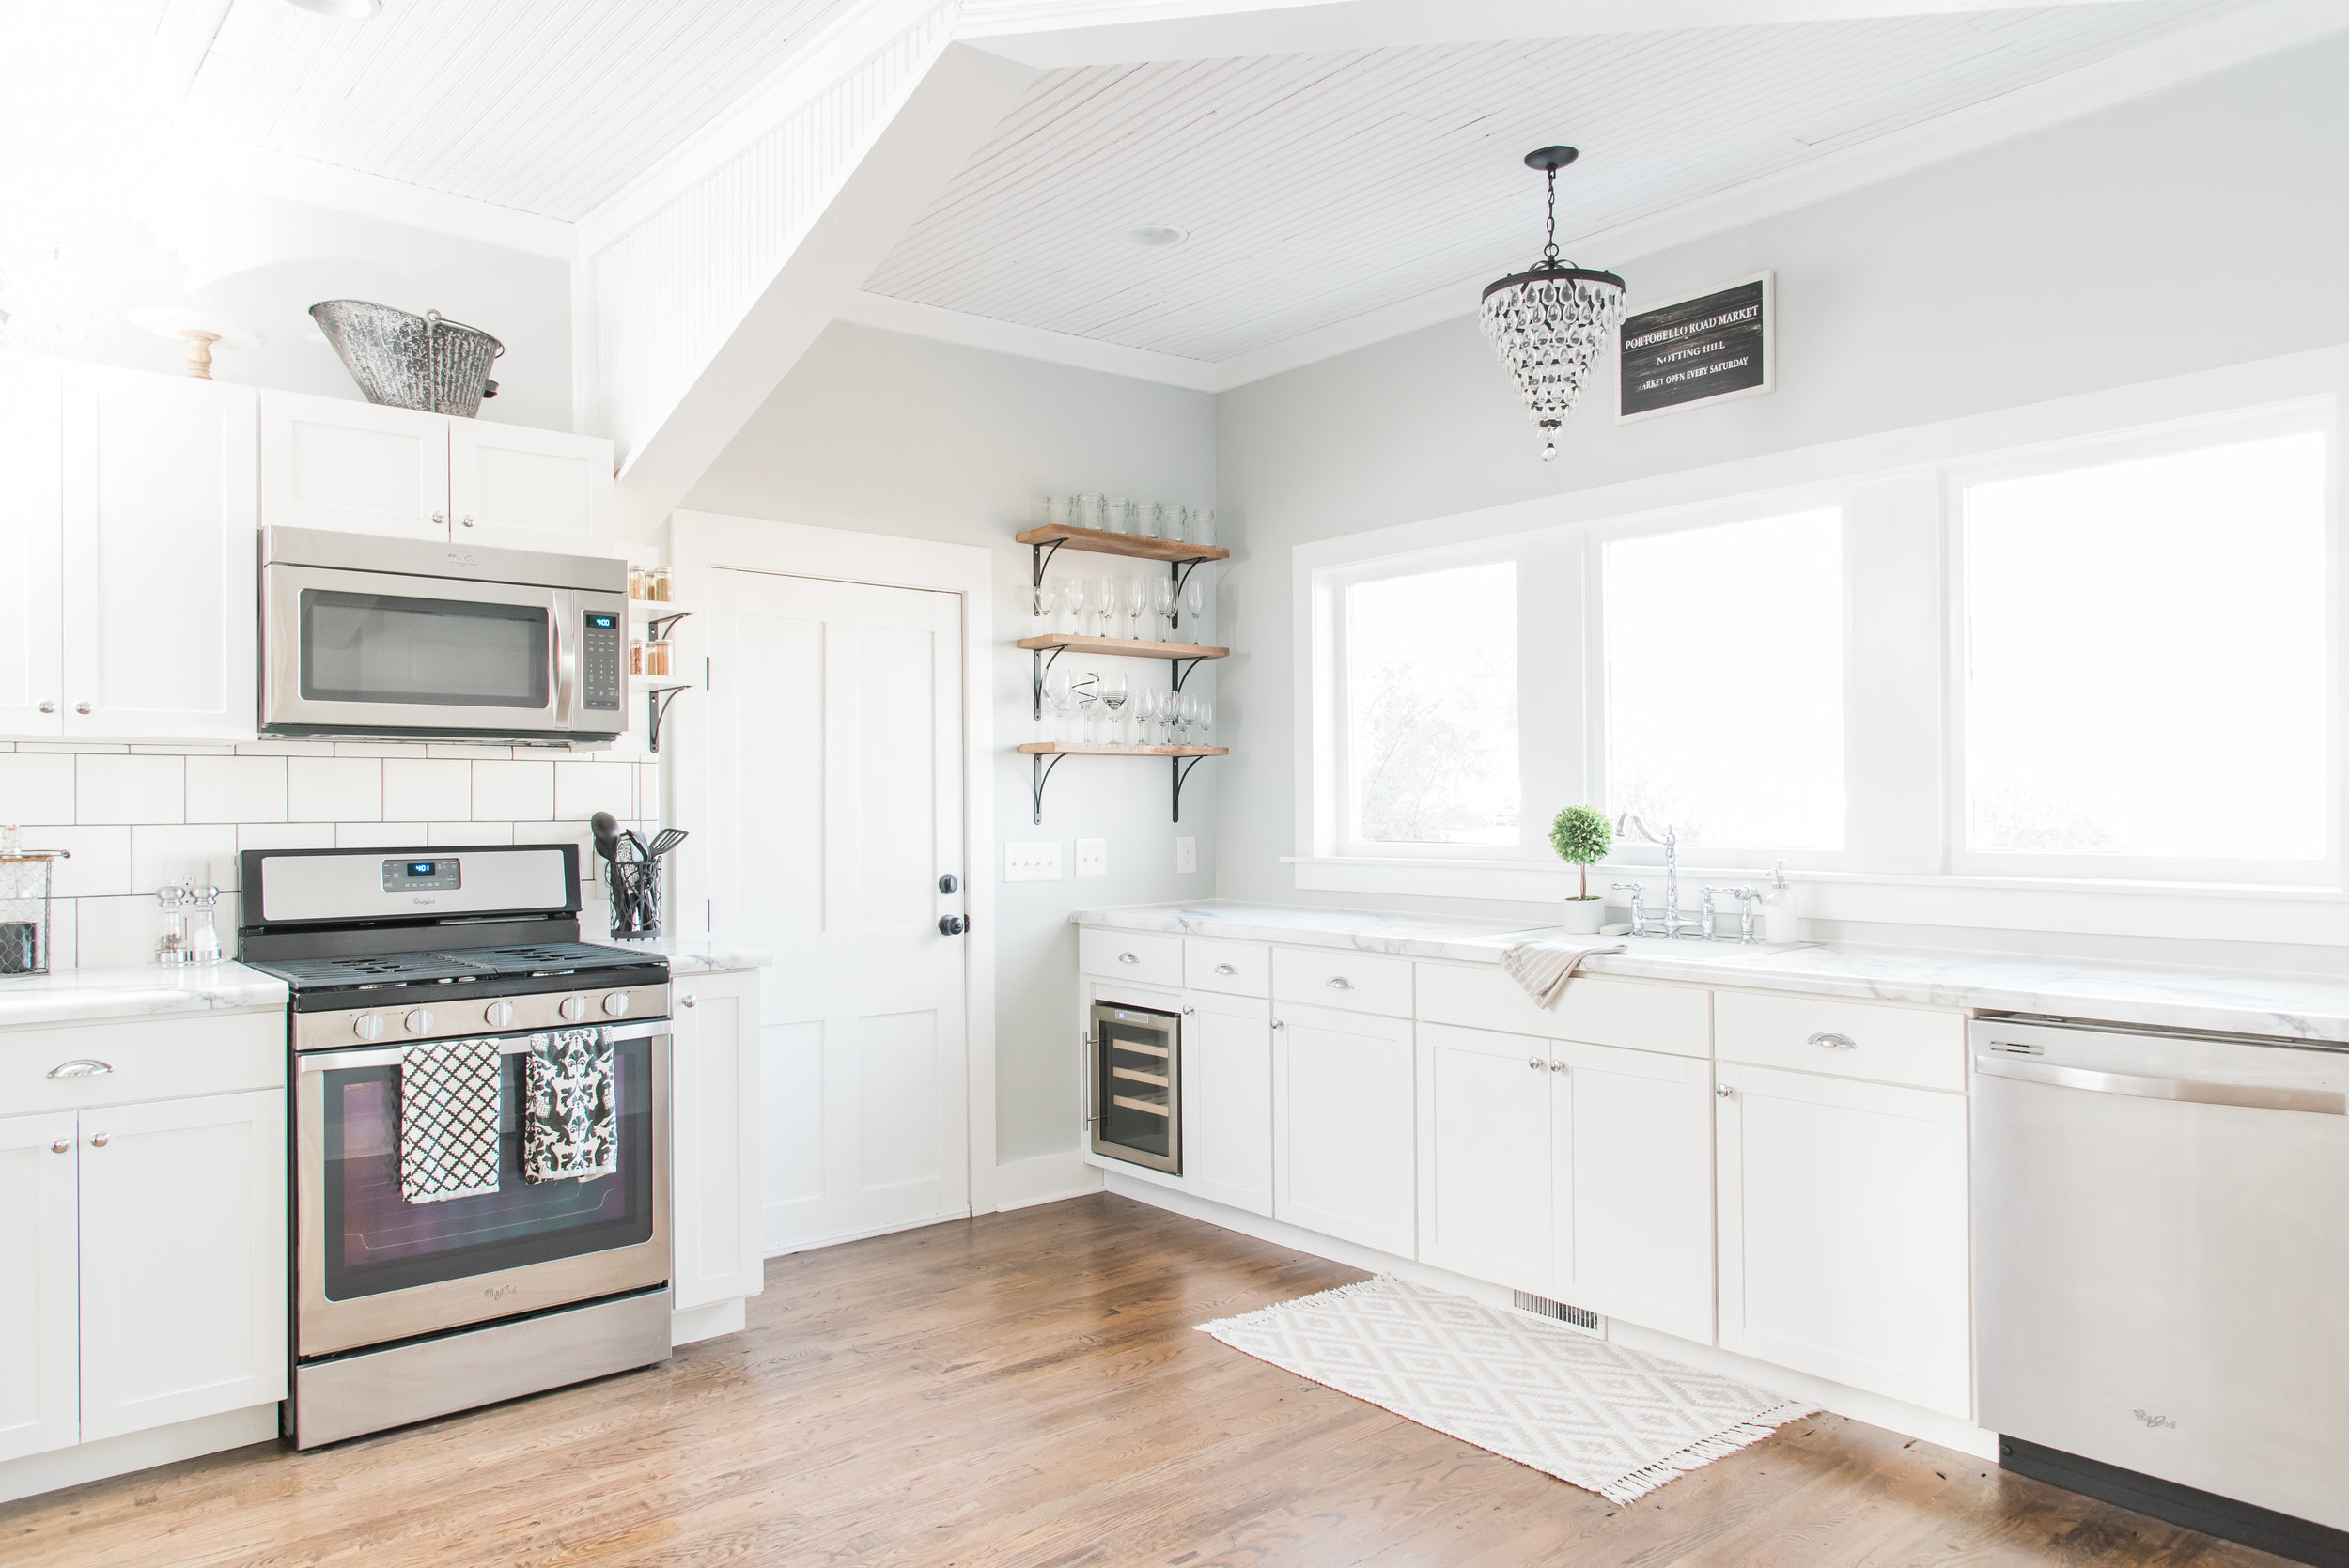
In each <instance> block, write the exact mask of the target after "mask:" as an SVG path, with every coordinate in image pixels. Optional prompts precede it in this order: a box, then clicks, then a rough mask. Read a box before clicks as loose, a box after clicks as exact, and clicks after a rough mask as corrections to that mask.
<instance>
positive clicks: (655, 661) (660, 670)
mask: <svg viewBox="0 0 2349 1568" xmlns="http://www.w3.org/2000/svg"><path fill="white" fill-rule="evenodd" d="M644 647H645V674H646V675H667V674H668V673H669V640H668V639H667V638H666V637H655V638H653V639H652V640H651V641H650V642H648V643H646V644H645V645H644Z"/></svg>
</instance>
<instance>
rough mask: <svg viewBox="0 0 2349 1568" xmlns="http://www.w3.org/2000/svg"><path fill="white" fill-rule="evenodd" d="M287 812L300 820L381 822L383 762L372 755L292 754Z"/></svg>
mask: <svg viewBox="0 0 2349 1568" xmlns="http://www.w3.org/2000/svg"><path fill="white" fill-rule="evenodd" d="M286 815H288V816H289V817H291V818H292V819H293V820H294V821H296V822H381V820H383V765H382V764H381V763H380V762H378V761H376V760H375V759H374V758H372V757H288V758H287V759H286Z"/></svg>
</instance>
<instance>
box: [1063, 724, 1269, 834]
mask: <svg viewBox="0 0 2349 1568" xmlns="http://www.w3.org/2000/svg"><path fill="white" fill-rule="evenodd" d="M1019 750H1020V752H1021V753H1024V754H1025V755H1026V756H1027V757H1028V759H1029V761H1030V763H1031V764H1032V765H1033V767H1034V776H1035V784H1034V788H1035V820H1036V824H1037V826H1039V827H1041V826H1042V825H1043V822H1044V784H1045V781H1046V780H1048V779H1050V777H1051V776H1052V769H1053V768H1058V767H1059V766H1060V765H1061V759H1062V758H1063V757H1165V758H1167V759H1168V762H1169V764H1170V766H1171V767H1172V768H1174V772H1175V821H1177V822H1180V821H1181V820H1182V819H1183V781H1184V780H1185V779H1188V778H1190V770H1191V769H1192V768H1196V767H1198V766H1199V764H1200V763H1201V762H1202V761H1204V760H1205V759H1206V758H1208V757H1224V756H1230V755H1231V754H1232V749H1231V748H1230V747H1229V746H1121V745H1112V744H1109V743H1106V742H1097V741H1091V740H1081V741H1080V740H1070V741H1060V740H1030V741H1025V742H1022V743H1021V745H1020V747H1019ZM1047 757H1050V758H1051V760H1050V762H1047V761H1045V760H1044V759H1045V758H1047Z"/></svg>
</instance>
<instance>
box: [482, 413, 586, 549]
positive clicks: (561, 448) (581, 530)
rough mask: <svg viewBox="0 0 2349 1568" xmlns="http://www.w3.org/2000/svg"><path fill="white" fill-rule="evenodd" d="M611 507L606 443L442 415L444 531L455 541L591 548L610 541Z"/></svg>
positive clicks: (502, 546)
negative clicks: (444, 428) (445, 419)
mask: <svg viewBox="0 0 2349 1568" xmlns="http://www.w3.org/2000/svg"><path fill="white" fill-rule="evenodd" d="M616 507H617V502H616V500H615V499H614V494H613V481H612V444H611V442H605V441H599V440H597V439H595V438H593V437H584V436H574V435H568V434H566V433H564V432H562V431H559V430H538V429H533V428H531V427H529V426H526V425H500V424H495V423H489V424H485V423H483V422H481V421H479V420H473V419H452V420H450V421H448V515H449V537H451V538H453V539H455V540H456V541H457V542H458V543H459V544H474V545H487V546H490V547H491V548H493V549H498V550H544V551H554V552H556V553H559V554H565V555H599V554H602V553H604V552H605V551H606V550H607V549H608V548H609V546H610V544H611V540H612V536H613V534H614V518H615V516H616Z"/></svg>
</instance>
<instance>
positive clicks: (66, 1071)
mask: <svg viewBox="0 0 2349 1568" xmlns="http://www.w3.org/2000/svg"><path fill="white" fill-rule="evenodd" d="M113 1071H114V1065H113V1063H106V1062H101V1061H99V1060H98V1059H97V1058H96V1057H94V1056H79V1057H76V1058H74V1059H73V1060H72V1061H70V1062H60V1063H57V1064H56V1065H55V1066H54V1067H52V1068H50V1069H49V1076H50V1077H51V1078H103V1077H104V1076H105V1075H106V1074H108V1073H111V1072H113Z"/></svg>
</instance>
